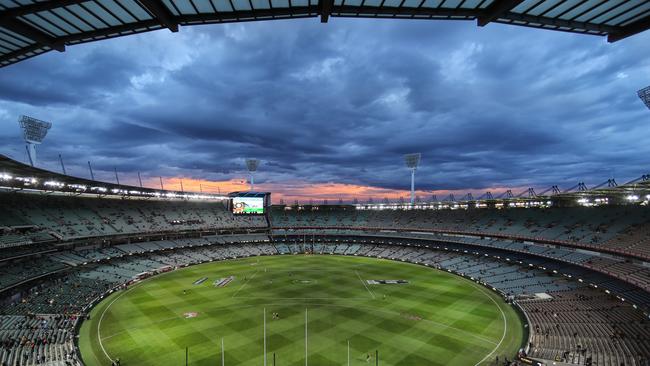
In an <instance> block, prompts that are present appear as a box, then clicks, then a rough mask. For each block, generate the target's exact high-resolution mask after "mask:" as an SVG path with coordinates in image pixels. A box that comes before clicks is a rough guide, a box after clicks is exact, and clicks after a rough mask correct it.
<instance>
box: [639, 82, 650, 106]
mask: <svg viewBox="0 0 650 366" xmlns="http://www.w3.org/2000/svg"><path fill="white" fill-rule="evenodd" d="M636 94H637V95H638V96H639V98H641V100H642V101H643V104H645V106H646V107H648V109H650V86H648V87H645V88H643V89H641V90H639V91H638V92H637V93H636Z"/></svg>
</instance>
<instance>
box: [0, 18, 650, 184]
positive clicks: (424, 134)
mask: <svg viewBox="0 0 650 366" xmlns="http://www.w3.org/2000/svg"><path fill="white" fill-rule="evenodd" d="M649 40H650V35H649V34H641V35H639V36H636V37H633V38H631V39H628V40H625V41H622V42H619V43H617V44H613V45H611V44H607V43H606V42H605V41H604V40H603V39H601V38H597V37H587V36H580V35H572V34H565V33H553V32H548V31H540V30H531V29H525V28H516V27H509V26H501V25H490V26H488V27H486V28H481V29H478V28H476V27H475V26H474V25H472V24H469V23H454V22H408V21H397V20H395V21H371V20H342V19H336V20H335V21H332V22H330V23H329V24H327V25H322V24H319V23H318V22H317V21H314V20H306V21H284V22H263V23H247V24H233V25H224V26H210V27H197V28H191V27H188V28H183V29H182V31H181V32H180V33H178V34H171V33H168V32H164V31H162V32H156V33H151V34H145V35H140V36H133V37H126V38H121V39H115V40H110V41H103V42H99V43H94V44H88V45H81V46H74V47H70V48H69V50H68V51H66V53H64V54H54V53H52V54H48V55H45V56H40V57H36V58H34V59H32V60H29V61H26V62H22V63H19V64H17V65H13V66H10V67H7V68H4V69H1V70H0V120H2V121H3V122H2V123H3V124H4V125H6V126H8V128H6V129H3V130H2V131H1V132H0V142H1V143H2V146H5V147H6V151H3V153H6V154H9V155H11V156H13V157H15V158H17V159H19V160H23V159H24V152H23V150H22V149H23V148H22V147H21V146H20V141H19V131H18V128H17V127H16V128H14V125H15V119H16V117H17V116H18V115H20V114H29V115H34V116H35V117H37V118H39V117H40V118H43V119H49V120H52V121H54V123H55V126H54V127H53V129H52V131H51V133H50V135H49V136H48V138H47V140H46V144H44V145H43V146H42V147H41V151H40V153H41V155H40V156H41V157H42V159H43V162H44V164H45V165H46V166H47V167H50V168H52V169H56V157H57V154H58V153H62V154H63V155H64V156H65V157H66V160H67V161H68V164H69V165H70V167H71V168H70V169H69V170H72V171H73V172H77V173H78V174H79V175H87V174H86V166H85V164H86V161H87V160H91V161H93V163H94V164H95V165H96V167H97V170H98V171H99V173H98V174H100V175H101V174H103V176H104V177H106V179H112V178H111V177H110V175H111V170H112V168H113V167H114V166H117V167H118V169H119V170H120V171H121V172H122V173H123V174H125V175H128V176H130V177H133V176H134V174H135V172H137V171H141V172H143V173H144V174H145V175H148V176H158V175H163V176H188V177H194V178H199V179H215V180H219V179H229V178H239V177H241V176H243V171H244V168H243V158H245V157H258V158H261V159H262V160H263V166H262V167H261V168H260V173H259V178H258V179H257V180H258V181H260V182H270V183H279V184H281V183H282V182H287V183H288V182H295V181H305V182H313V183H323V182H338V183H349V184H359V185H371V186H375V187H380V188H389V189H404V188H406V187H405V184H404V183H405V182H406V180H407V179H408V171H407V170H406V169H405V168H403V162H402V155H403V154H405V153H409V152H415V151H418V152H422V154H423V159H422V166H421V168H420V169H419V171H418V181H419V186H420V187H421V188H422V189H429V190H433V189H462V190H464V189H468V190H470V189H471V190H485V189H489V188H491V187H505V186H515V187H524V186H528V185H534V186H537V187H547V186H550V185H551V184H561V185H564V186H570V185H572V184H574V183H575V182H577V181H578V180H585V181H587V182H591V183H592V184H595V183H599V182H600V181H601V180H605V179H607V178H609V177H611V176H612V175H615V176H617V177H623V178H633V177H635V176H638V175H640V174H642V173H644V172H645V170H647V169H645V166H646V164H647V161H646V158H645V156H648V153H650V147H648V144H647V142H646V141H647V140H648V139H649V138H650V132H649V131H650V129H648V127H647V123H648V119H649V117H648V111H647V110H646V109H645V108H644V107H643V105H642V104H641V102H640V101H639V100H638V99H637V98H636V96H635V90H637V89H639V88H641V87H643V86H645V84H650V57H648V56H650V50H648V48H647V47H644V45H645V44H647V42H648V41H649Z"/></svg>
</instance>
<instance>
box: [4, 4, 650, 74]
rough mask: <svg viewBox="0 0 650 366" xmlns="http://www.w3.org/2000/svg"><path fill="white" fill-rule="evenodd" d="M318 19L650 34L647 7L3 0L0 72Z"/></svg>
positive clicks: (610, 34)
mask: <svg viewBox="0 0 650 366" xmlns="http://www.w3.org/2000/svg"><path fill="white" fill-rule="evenodd" d="M307 17H320V20H321V22H323V23H326V22H327V21H328V19H329V18H330V17H354V18H391V19H458V20H474V21H476V22H477V24H478V25H479V26H485V25H487V24H489V23H491V22H494V23H505V24H514V25H520V26H526V27H534V28H542V29H550V30H558V31H566V32H575V33H585V34H592V35H598V36H607V39H608V41H609V42H615V41H618V40H620V39H623V38H626V37H629V36H631V35H634V34H637V33H640V32H643V31H645V30H647V29H648V28H649V27H650V1H648V0H1V1H0V67H2V66H7V65H10V64H12V63H15V62H19V61H21V60H24V59H27V58H30V57H34V56H37V55H40V54H43V53H45V52H49V51H51V50H56V51H59V52H63V51H65V48H66V46H70V45H75V44H78V43H84V42H92V41H97V40H101V39H106V38H113V37H120V36H125V35H129V34H135V33H142V32H149V31H153V30H158V29H169V30H170V31H172V32H177V31H178V30H179V26H186V25H196V24H209V23H227V22H244V21H253V20H271V19H290V18H307Z"/></svg>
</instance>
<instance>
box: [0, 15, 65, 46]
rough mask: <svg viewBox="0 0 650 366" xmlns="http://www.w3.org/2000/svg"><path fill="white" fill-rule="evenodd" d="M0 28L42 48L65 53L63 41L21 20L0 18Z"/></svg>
mask: <svg viewBox="0 0 650 366" xmlns="http://www.w3.org/2000/svg"><path fill="white" fill-rule="evenodd" d="M0 26H2V27H4V28H6V29H9V30H10V31H12V32H14V33H17V34H20V35H21V36H23V37H25V38H28V39H31V40H32V41H34V42H36V43H38V44H40V45H42V46H47V47H50V48H52V49H54V50H57V51H59V52H63V51H65V43H64V42H63V41H61V40H58V39H56V38H54V37H52V36H50V35H48V34H45V33H43V32H41V31H40V30H38V29H36V28H34V27H32V26H30V25H27V24H25V23H23V22H21V21H20V20H17V19H13V18H7V19H5V18H0Z"/></svg>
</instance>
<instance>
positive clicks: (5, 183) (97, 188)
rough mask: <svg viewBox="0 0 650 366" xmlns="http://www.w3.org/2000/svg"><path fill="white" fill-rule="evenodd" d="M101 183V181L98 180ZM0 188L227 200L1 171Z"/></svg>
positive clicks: (206, 195)
mask: <svg viewBox="0 0 650 366" xmlns="http://www.w3.org/2000/svg"><path fill="white" fill-rule="evenodd" d="M97 183H99V182H97ZM0 188H9V189H25V188H28V189H32V190H43V191H48V192H53V191H54V192H57V191H58V192H62V193H70V192H73V193H80V194H99V195H115V196H122V197H124V196H127V197H133V198H161V199H183V200H226V199H228V198H227V197H226V196H221V195H211V194H196V193H185V192H173V191H146V190H137V189H132V187H119V188H107V187H103V186H101V185H93V186H87V185H84V184H77V183H65V182H60V181H56V180H46V181H43V182H41V181H39V180H38V179H36V178H34V177H20V176H14V175H11V174H9V173H5V172H3V173H0Z"/></svg>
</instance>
